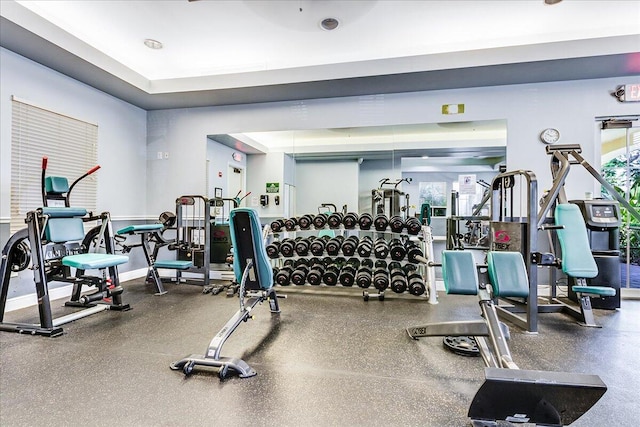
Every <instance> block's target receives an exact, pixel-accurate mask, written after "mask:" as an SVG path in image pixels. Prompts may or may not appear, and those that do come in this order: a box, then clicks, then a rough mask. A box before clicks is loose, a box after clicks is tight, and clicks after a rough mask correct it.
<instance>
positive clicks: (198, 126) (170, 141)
mask: <svg viewBox="0 0 640 427" xmlns="http://www.w3.org/2000/svg"><path fill="white" fill-rule="evenodd" d="M636 80H637V78H633V77H628V78H616V79H597V80H581V81H568V82H554V83H539V84H527V85H511V86H496V87H484V88H470V89H457V90H443V91H431V92H414V93H404V94H391V95H376V96H360V97H345V98H332V99H314V100H307V101H291V102H278V103H267V104H251V105H237V106H227V107H205V108H192V109H177V110H164V111H152V112H149V126H150V130H149V147H150V150H154V149H155V147H156V146H165V147H173V148H174V149H178V148H179V149H181V150H182V155H181V156H180V157H179V158H175V157H174V158H173V161H174V162H175V165H172V166H171V167H170V168H168V170H166V169H165V170H162V171H161V170H157V169H154V168H149V178H150V180H155V179H158V180H161V181H162V182H163V184H166V186H163V187H161V188H162V189H163V191H162V193H163V194H160V191H159V190H154V189H152V188H150V189H149V210H150V211H159V210H160V209H161V208H160V206H159V205H160V203H162V201H163V197H164V198H170V197H172V196H171V195H174V194H179V193H181V192H184V191H187V190H189V191H198V189H200V191H203V189H201V187H202V186H203V184H202V182H204V178H203V177H204V169H205V162H204V160H203V159H204V158H205V156H204V151H205V139H204V135H208V134H216V133H222V134H224V133H237V132H257V131H272V130H299V129H323V128H335V127H358V126H374V125H393V124H409V123H437V122H447V121H469V120H496V119H504V120H506V121H507V169H509V170H514V169H529V170H533V171H534V172H535V174H536V175H537V177H538V183H539V188H540V189H545V188H549V187H550V184H551V181H552V179H551V173H550V172H549V158H548V156H547V154H546V153H545V149H544V146H543V144H542V143H540V142H539V140H538V135H539V133H540V131H541V130H542V129H545V128H547V127H555V128H558V129H559V130H560V132H561V134H562V138H561V143H563V144H581V145H582V148H583V155H584V156H585V158H586V159H587V161H589V162H590V163H592V164H593V165H594V166H595V167H598V166H599V158H600V141H599V131H598V130H597V125H596V123H595V121H594V119H595V117H600V116H608V115H631V114H638V106H637V104H633V103H628V104H623V103H620V102H618V101H617V100H616V99H615V98H614V97H612V96H611V95H610V92H611V91H613V90H614V89H615V88H616V87H617V86H618V85H622V84H625V83H632V82H636ZM455 103H463V104H465V113H464V115H456V116H444V115H442V114H441V106H442V104H455ZM155 127H161V128H162V129H161V131H159V132H155V131H152V129H154V128H155ZM171 162H172V160H171V159H169V163H171ZM178 162H180V163H182V164H188V165H189V167H190V171H191V172H192V173H193V176H190V177H186V178H184V179H182V180H175V179H174V180H172V181H171V182H167V181H168V180H167V179H164V178H163V177H166V176H167V175H169V176H170V175H174V174H175V176H180V172H179V166H178ZM251 173H252V172H251V168H249V170H248V176H247V178H248V179H250V175H251ZM198 174H200V178H199V179H197V175H198ZM398 175H399V171H398ZM361 187H362V184H361ZM596 187H597V186H596V185H595V181H594V180H593V179H591V178H590V176H589V175H588V174H587V173H586V172H583V171H581V170H576V171H575V172H574V171H572V173H571V175H570V176H569V179H568V181H567V194H568V196H569V197H571V198H577V197H581V195H584V193H585V192H586V191H594V192H595V190H596ZM296 191H297V192H298V193H299V192H300V191H303V189H301V188H297V189H296ZM362 201H363V200H361V202H362ZM361 204H362V203H361Z"/></svg>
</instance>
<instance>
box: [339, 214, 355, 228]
mask: <svg viewBox="0 0 640 427" xmlns="http://www.w3.org/2000/svg"><path fill="white" fill-rule="evenodd" d="M342 225H344V228H346V229H347V230H351V229H354V228H356V225H358V214H357V213H355V212H349V213H348V214H346V215H345V216H344V218H342Z"/></svg>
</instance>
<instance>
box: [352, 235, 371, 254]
mask: <svg viewBox="0 0 640 427" xmlns="http://www.w3.org/2000/svg"><path fill="white" fill-rule="evenodd" d="M372 249H373V242H372V241H371V237H369V236H365V237H363V238H362V239H360V242H359V243H358V247H357V248H356V252H358V255H359V256H360V257H362V258H368V257H370V256H371V250H372Z"/></svg>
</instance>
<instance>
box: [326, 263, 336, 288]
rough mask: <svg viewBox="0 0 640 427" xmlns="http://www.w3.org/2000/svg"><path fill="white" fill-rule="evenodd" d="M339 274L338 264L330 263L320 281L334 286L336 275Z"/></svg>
mask: <svg viewBox="0 0 640 427" xmlns="http://www.w3.org/2000/svg"><path fill="white" fill-rule="evenodd" d="M339 274H340V266H339V265H338V264H335V263H333V264H331V265H329V266H328V267H327V268H326V269H325V270H324V274H323V275H322V281H323V282H324V284H325V285H328V286H335V285H337V284H338V275H339Z"/></svg>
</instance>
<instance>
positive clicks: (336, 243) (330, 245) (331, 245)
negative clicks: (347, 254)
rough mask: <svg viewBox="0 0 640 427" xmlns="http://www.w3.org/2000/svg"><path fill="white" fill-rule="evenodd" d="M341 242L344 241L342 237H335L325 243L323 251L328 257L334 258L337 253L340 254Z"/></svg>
mask: <svg viewBox="0 0 640 427" xmlns="http://www.w3.org/2000/svg"><path fill="white" fill-rule="evenodd" d="M343 241H344V237H343V236H336V237H334V238H332V239H330V240H329V241H328V242H327V244H326V245H325V247H324V249H325V250H326V251H327V254H328V255H331V256H336V255H338V252H340V248H341V247H342V242H343Z"/></svg>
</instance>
